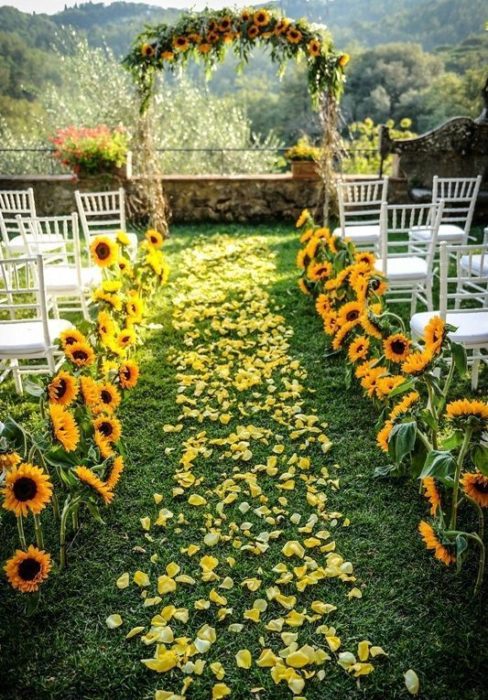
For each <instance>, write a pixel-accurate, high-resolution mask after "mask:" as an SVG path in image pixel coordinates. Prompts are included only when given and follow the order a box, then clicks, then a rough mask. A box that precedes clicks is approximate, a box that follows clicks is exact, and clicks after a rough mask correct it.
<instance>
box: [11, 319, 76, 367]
mask: <svg viewBox="0 0 488 700" xmlns="http://www.w3.org/2000/svg"><path fill="white" fill-rule="evenodd" d="M48 326H49V335H50V338H51V343H53V342H54V341H55V340H56V338H57V337H58V336H59V334H60V333H61V332H62V331H65V330H68V329H69V328H71V327H72V324H71V323H70V322H69V321H65V320H64V319H62V318H54V319H49V321H48ZM46 351H47V347H46V343H45V342H44V333H43V330H42V323H41V321H25V322H21V323H9V322H7V323H0V357H2V358H6V357H18V358H19V359H21V358H29V357H36V356H39V355H40V356H42V355H45V353H46Z"/></svg>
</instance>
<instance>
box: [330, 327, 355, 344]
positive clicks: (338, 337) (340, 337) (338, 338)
mask: <svg viewBox="0 0 488 700" xmlns="http://www.w3.org/2000/svg"><path fill="white" fill-rule="evenodd" d="M355 325H356V322H355V321H350V322H349V323H344V324H342V326H340V327H339V328H338V330H337V331H336V334H335V335H334V340H333V341H332V349H333V350H339V349H340V348H341V347H342V343H343V342H344V340H345V339H346V337H347V335H348V333H350V332H351V331H352V329H353V328H354V326H355Z"/></svg>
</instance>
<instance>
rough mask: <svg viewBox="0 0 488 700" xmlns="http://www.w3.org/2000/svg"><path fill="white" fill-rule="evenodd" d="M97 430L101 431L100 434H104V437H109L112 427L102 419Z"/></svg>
mask: <svg viewBox="0 0 488 700" xmlns="http://www.w3.org/2000/svg"><path fill="white" fill-rule="evenodd" d="M98 430H99V431H100V432H101V433H102V435H105V437H110V435H112V432H113V427H112V424H111V423H109V422H108V421H103V423H100V425H99V426H98Z"/></svg>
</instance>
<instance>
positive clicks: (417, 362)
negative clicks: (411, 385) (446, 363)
mask: <svg viewBox="0 0 488 700" xmlns="http://www.w3.org/2000/svg"><path fill="white" fill-rule="evenodd" d="M432 359H433V354H432V352H431V350H429V349H425V350H422V351H421V352H412V353H410V354H409V355H408V357H407V359H406V360H404V362H403V364H402V372H403V373H404V374H411V375H412V376H414V377H416V376H418V375H419V374H422V373H423V372H425V370H426V369H427V368H428V367H429V365H430V363H431V362H432Z"/></svg>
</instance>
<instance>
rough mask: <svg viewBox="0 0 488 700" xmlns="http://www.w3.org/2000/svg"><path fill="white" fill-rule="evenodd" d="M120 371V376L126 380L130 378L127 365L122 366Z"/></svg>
mask: <svg viewBox="0 0 488 700" xmlns="http://www.w3.org/2000/svg"><path fill="white" fill-rule="evenodd" d="M121 373H122V376H123V377H124V379H125V380H126V381H127V380H129V379H130V377H131V371H130V369H129V368H128V367H124V368H123V369H122V370H121Z"/></svg>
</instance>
